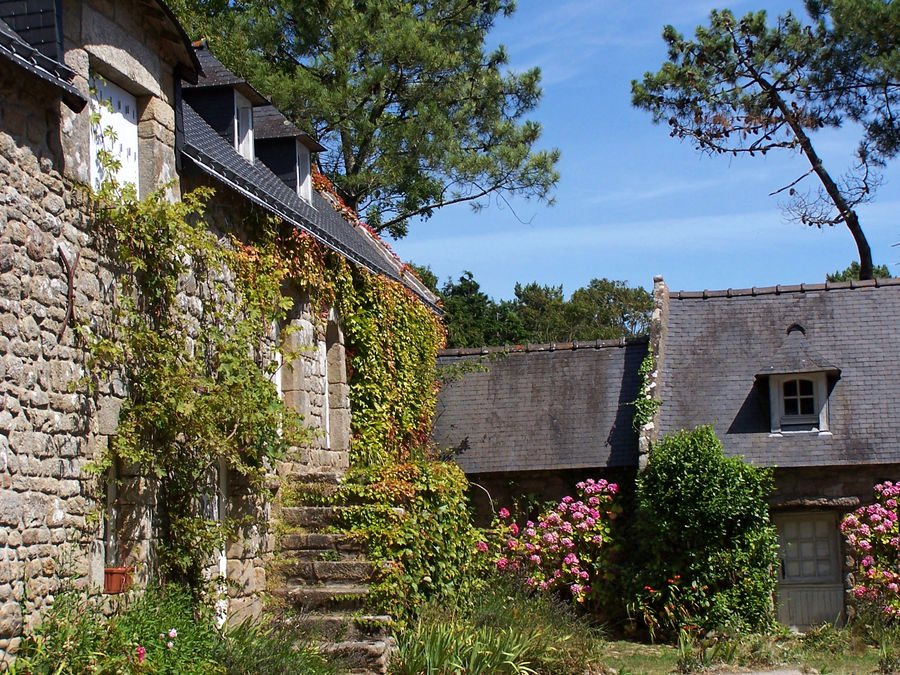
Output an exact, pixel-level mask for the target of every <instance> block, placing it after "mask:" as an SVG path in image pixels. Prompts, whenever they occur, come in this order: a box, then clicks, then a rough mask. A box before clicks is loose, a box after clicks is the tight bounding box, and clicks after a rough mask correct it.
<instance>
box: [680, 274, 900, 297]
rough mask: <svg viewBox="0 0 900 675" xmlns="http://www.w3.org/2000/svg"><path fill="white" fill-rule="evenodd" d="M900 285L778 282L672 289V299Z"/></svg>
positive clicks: (886, 281) (897, 280) (895, 282)
mask: <svg viewBox="0 0 900 675" xmlns="http://www.w3.org/2000/svg"><path fill="white" fill-rule="evenodd" d="M893 286H900V277H886V278H881V279H866V280H864V281H859V280H853V281H825V282H819V283H800V284H776V285H775V286H751V287H749V288H728V289H721V290H710V289H704V290H702V291H683V290H682V291H672V292H670V293H669V299H670V300H708V299H712V298H737V297H742V296H748V295H750V296H757V295H786V294H790V293H813V292H824V291H840V290H865V289H872V288H889V287H893Z"/></svg>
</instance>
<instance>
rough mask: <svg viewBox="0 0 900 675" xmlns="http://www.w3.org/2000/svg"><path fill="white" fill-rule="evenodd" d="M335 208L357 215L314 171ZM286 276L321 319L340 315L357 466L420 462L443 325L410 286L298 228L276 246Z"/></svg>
mask: <svg viewBox="0 0 900 675" xmlns="http://www.w3.org/2000/svg"><path fill="white" fill-rule="evenodd" d="M313 180H314V183H313V184H314V186H315V187H316V189H317V190H319V191H320V192H324V193H325V194H326V196H330V197H331V202H332V204H333V205H334V207H335V209H336V210H337V211H338V212H339V213H341V214H342V215H343V216H344V217H345V218H348V219H350V220H351V221H354V222H356V216H355V214H353V212H352V210H350V209H349V208H348V207H346V206H344V205H343V204H342V203H341V202H340V200H339V198H338V197H337V196H336V195H335V194H334V192H333V190H332V189H331V187H330V184H329V183H328V181H327V179H326V178H324V177H323V176H322V175H321V174H319V173H317V172H314V174H313ZM279 247H280V249H279V250H280V252H281V255H282V258H283V262H282V264H283V268H284V269H285V272H286V276H287V277H288V278H289V279H290V280H291V281H292V282H293V283H294V284H295V286H296V287H297V289H298V290H299V291H300V293H301V294H303V295H306V296H307V297H309V298H310V300H311V301H312V302H313V303H314V306H315V307H316V309H317V310H318V311H319V312H320V313H322V312H325V311H326V310H327V309H328V308H329V307H334V308H335V309H337V311H338V313H339V315H340V320H341V326H342V328H343V330H344V339H345V345H346V348H347V364H348V380H349V384H350V410H351V425H352V429H351V430H352V444H351V457H350V462H351V465H352V466H358V467H365V466H372V467H374V466H386V465H390V464H393V463H398V462H404V461H407V460H415V459H423V458H424V457H425V448H426V446H427V441H428V435H429V433H430V425H431V419H432V417H433V414H434V407H435V404H436V402H437V390H438V385H437V380H436V375H435V362H436V359H437V352H438V350H439V349H440V348H441V347H442V346H443V345H444V341H445V331H444V327H443V324H442V323H441V321H440V319H439V318H438V317H437V316H436V315H435V314H434V313H433V312H432V311H431V310H430V309H429V308H428V307H427V306H426V305H425V303H423V302H422V301H421V300H420V299H419V298H418V297H416V295H415V294H414V293H413V292H412V291H410V290H409V289H408V288H407V287H406V286H404V285H403V284H401V283H398V282H396V281H392V280H390V279H387V278H385V277H383V276H381V275H378V274H373V273H371V272H369V271H367V270H365V269H363V268H360V267H358V266H355V265H351V264H350V263H348V262H347V261H346V260H345V259H344V258H343V257H341V256H340V255H338V254H336V253H334V252H332V251H330V250H328V249H326V248H325V247H324V246H322V245H321V244H320V243H319V242H317V241H316V240H315V239H313V238H312V237H311V236H309V235H307V234H304V233H301V232H299V231H297V230H293V229H292V230H291V231H290V232H288V233H284V234H283V236H282V237H281V238H280V241H279Z"/></svg>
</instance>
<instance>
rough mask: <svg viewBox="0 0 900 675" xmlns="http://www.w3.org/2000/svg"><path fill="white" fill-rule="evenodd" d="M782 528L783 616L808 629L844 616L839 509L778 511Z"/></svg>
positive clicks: (780, 608) (784, 621)
mask: <svg viewBox="0 0 900 675" xmlns="http://www.w3.org/2000/svg"><path fill="white" fill-rule="evenodd" d="M773 519H774V522H775V526H776V527H777V529H778V545H779V550H778V558H779V562H780V566H781V569H780V570H779V579H778V585H777V587H776V606H777V609H778V621H779V622H781V623H782V624H784V625H785V626H789V627H791V628H795V629H796V630H801V631H802V630H806V629H808V628H811V627H813V626H819V625H821V624H823V623H832V624H839V623H841V622H842V621H843V617H844V587H843V584H842V583H841V567H840V553H839V552H840V546H839V540H838V527H837V514H836V513H831V512H824V511H808V512H802V513H783V514H775V515H774V518H773Z"/></svg>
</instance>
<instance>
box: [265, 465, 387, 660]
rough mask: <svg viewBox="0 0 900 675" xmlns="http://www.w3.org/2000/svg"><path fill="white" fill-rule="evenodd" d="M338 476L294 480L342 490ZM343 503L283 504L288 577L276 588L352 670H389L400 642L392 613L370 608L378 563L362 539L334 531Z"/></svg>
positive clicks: (300, 623) (305, 486)
mask: <svg viewBox="0 0 900 675" xmlns="http://www.w3.org/2000/svg"><path fill="white" fill-rule="evenodd" d="M338 480H339V477H338V476H336V475H332V474H315V475H313V476H297V477H295V478H294V479H293V481H292V482H293V484H294V486H295V487H300V488H301V493H303V492H306V493H310V494H316V495H320V496H328V495H330V494H335V493H336V492H337V484H338ZM342 508H346V507H342V506H299V505H298V506H294V505H284V506H282V508H281V519H282V523H283V525H284V531H283V533H282V534H281V536H280V537H279V540H278V552H279V555H278V563H277V566H276V570H275V571H276V573H277V575H278V576H279V577H280V578H281V579H282V580H283V581H282V583H280V584H279V586H278V588H276V589H273V592H272V594H273V595H274V596H275V597H276V598H278V599H280V601H281V602H282V603H284V605H285V606H286V607H288V608H289V609H292V610H295V611H296V612H298V616H297V618H295V619H293V624H294V625H295V626H296V627H297V628H299V629H300V630H301V631H302V632H303V633H304V634H306V635H309V636H310V638H311V639H312V640H314V641H317V642H318V644H319V649H320V651H321V652H322V653H323V654H326V655H329V656H333V657H334V658H335V660H339V661H340V662H341V663H343V664H344V665H345V667H346V668H347V669H348V672H349V673H351V674H352V675H384V674H385V673H387V672H388V663H389V660H390V656H391V653H392V652H393V651H394V649H395V646H396V645H395V642H394V639H393V637H392V636H391V626H392V622H391V618H390V617H389V616H386V615H371V614H368V613H366V611H365V606H366V600H367V597H368V594H369V582H370V581H371V580H372V578H373V575H374V574H375V572H376V568H375V566H374V564H373V563H371V562H370V561H368V560H366V557H365V552H364V551H363V550H362V548H361V547H360V545H359V544H358V543H356V542H354V541H352V540H350V539H349V538H347V536H346V535H344V534H340V533H336V532H332V531H328V529H329V527H330V526H332V525H334V523H335V519H336V516H337V514H338V512H339V511H340V510H341V509H342Z"/></svg>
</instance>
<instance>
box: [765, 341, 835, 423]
mask: <svg viewBox="0 0 900 675" xmlns="http://www.w3.org/2000/svg"><path fill="white" fill-rule="evenodd" d="M767 361H768V362H767V363H766V364H765V365H764V367H763V368H762V370H760V371H759V372H758V373H757V377H758V378H768V381H769V410H770V412H771V417H772V425H771V429H772V434H773V435H779V436H781V435H783V434H786V433H797V432H801V433H802V432H805V433H809V432H827V431H828V389H829V381H830V382H834V381H835V380H837V379H838V378H839V377H840V376H841V371H840V369H839V368H838V367H837V366H835V365H834V363H833V362H832V361H831V360H830V359H828V358H826V357H824V356H822V355H821V354H819V353H818V352H817V351H816V349H815V348H814V347H813V346H812V345H811V344H810V342H809V340H808V339H807V336H806V329H805V328H804V327H803V326H801V325H800V324H798V323H793V324H791V325H790V326H788V328H787V330H786V331H785V337H784V341H783V342H782V344H781V347H779V348H778V350H776V352H775V353H773V354H772V355H771V356H770V357H769V359H767ZM829 378H830V380H829Z"/></svg>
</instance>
